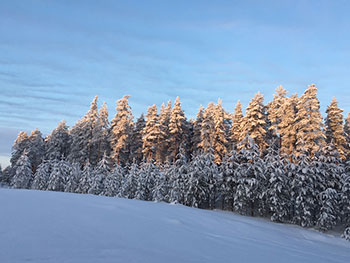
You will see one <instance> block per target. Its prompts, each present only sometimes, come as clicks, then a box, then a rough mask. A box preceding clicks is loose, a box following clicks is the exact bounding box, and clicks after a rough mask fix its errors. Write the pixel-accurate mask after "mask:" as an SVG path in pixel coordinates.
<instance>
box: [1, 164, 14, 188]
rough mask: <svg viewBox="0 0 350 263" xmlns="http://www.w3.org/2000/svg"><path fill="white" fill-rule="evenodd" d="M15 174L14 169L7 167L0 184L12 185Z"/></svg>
mask: <svg viewBox="0 0 350 263" xmlns="http://www.w3.org/2000/svg"><path fill="white" fill-rule="evenodd" d="M13 172H14V169H12V168H11V166H7V167H6V168H5V169H4V170H3V171H2V177H1V180H0V183H2V184H3V185H10V184H11V182H12V178H13V176H14V174H13Z"/></svg>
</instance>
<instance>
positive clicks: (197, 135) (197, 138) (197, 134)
mask: <svg viewBox="0 0 350 263" xmlns="http://www.w3.org/2000/svg"><path fill="white" fill-rule="evenodd" d="M203 118H204V108H203V107H202V106H200V108H199V110H198V113H197V117H196V120H195V121H193V136H192V137H191V138H192V145H193V146H192V150H191V152H192V153H196V152H198V151H199V149H200V143H201V130H202V122H203Z"/></svg>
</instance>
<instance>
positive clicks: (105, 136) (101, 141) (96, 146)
mask: <svg viewBox="0 0 350 263" xmlns="http://www.w3.org/2000/svg"><path fill="white" fill-rule="evenodd" d="M109 134H110V124H109V121H108V109H107V104H106V103H105V102H104V103H103V106H102V107H101V108H100V110H99V112H98V116H97V120H96V125H95V126H94V128H93V130H92V139H91V140H92V142H91V148H90V149H91V150H90V151H91V154H90V162H91V163H93V164H97V163H98V162H99V161H100V160H101V159H102V157H103V155H104V154H105V153H106V154H107V155H108V156H109V155H110V153H111V146H110V141H109Z"/></svg>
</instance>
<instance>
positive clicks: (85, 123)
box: [67, 96, 98, 166]
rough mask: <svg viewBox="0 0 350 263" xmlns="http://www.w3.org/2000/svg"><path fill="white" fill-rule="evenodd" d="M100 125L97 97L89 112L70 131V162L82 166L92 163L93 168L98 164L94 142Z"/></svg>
mask: <svg viewBox="0 0 350 263" xmlns="http://www.w3.org/2000/svg"><path fill="white" fill-rule="evenodd" d="M97 123H98V111H97V96H96V97H95V98H94V100H93V101H92V103H91V106H90V109H89V111H88V112H87V113H86V114H85V115H84V116H83V117H82V118H81V119H80V120H79V121H77V123H76V124H75V125H74V126H73V128H72V129H71V130H70V136H71V148H70V153H69V154H68V158H67V159H68V161H69V162H71V163H74V162H76V163H79V164H80V165H81V166H83V165H85V163H87V162H90V164H91V165H92V166H95V165H96V163H97V158H94V157H96V147H95V146H96V145H95V144H94V143H95V140H93V137H94V133H95V132H98V131H97V130H96V125H97Z"/></svg>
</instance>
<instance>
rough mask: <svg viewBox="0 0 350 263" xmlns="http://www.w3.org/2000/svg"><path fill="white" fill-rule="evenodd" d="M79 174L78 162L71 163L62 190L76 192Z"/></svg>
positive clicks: (80, 174)
mask: <svg viewBox="0 0 350 263" xmlns="http://www.w3.org/2000/svg"><path fill="white" fill-rule="evenodd" d="M81 176H82V172H81V170H80V164H78V163H73V164H71V171H70V174H69V176H68V178H67V180H66V184H65V186H64V191H65V192H69V193H76V192H77V190H78V186H79V181H80V179H81Z"/></svg>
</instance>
